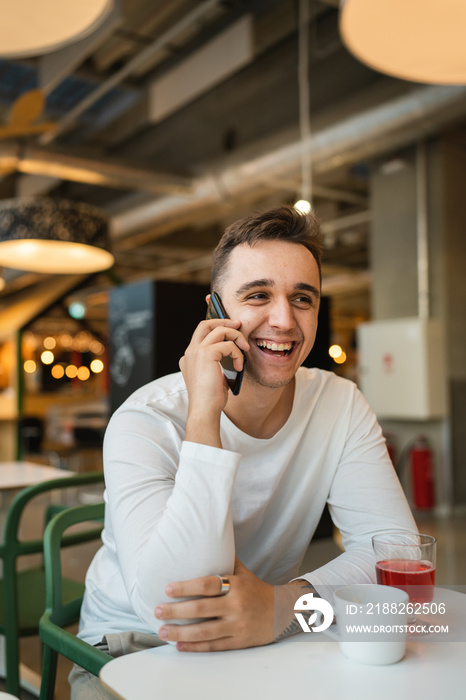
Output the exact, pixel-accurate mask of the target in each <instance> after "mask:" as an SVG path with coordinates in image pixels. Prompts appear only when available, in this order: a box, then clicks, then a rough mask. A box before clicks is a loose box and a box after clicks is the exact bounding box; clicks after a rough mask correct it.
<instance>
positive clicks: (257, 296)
mask: <svg viewBox="0 0 466 700" xmlns="http://www.w3.org/2000/svg"><path fill="white" fill-rule="evenodd" d="M267 299H268V295H267V294H266V293H265V292H254V294H250V295H249V296H248V297H247V299H246V301H252V302H261V301H267Z"/></svg>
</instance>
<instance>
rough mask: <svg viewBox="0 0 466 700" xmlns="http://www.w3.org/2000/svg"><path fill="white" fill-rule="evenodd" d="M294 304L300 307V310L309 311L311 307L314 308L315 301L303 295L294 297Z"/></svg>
mask: <svg viewBox="0 0 466 700" xmlns="http://www.w3.org/2000/svg"><path fill="white" fill-rule="evenodd" d="M293 304H295V305H296V306H298V307H299V308H300V309H308V308H310V307H311V306H314V300H313V299H312V298H311V297H308V296H306V295H304V294H301V295H300V296H298V297H294V299H293Z"/></svg>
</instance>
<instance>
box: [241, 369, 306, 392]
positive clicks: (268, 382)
mask: <svg viewBox="0 0 466 700" xmlns="http://www.w3.org/2000/svg"><path fill="white" fill-rule="evenodd" d="M295 374H296V372H293V374H291V375H290V374H288V375H286V376H284V375H281V376H275V377H274V376H272V375H261V374H256V373H255V372H254V373H246V377H247V378H248V380H249V381H250V382H251V384H256V385H258V386H262V387H264V388H266V389H282V388H283V387H285V386H288V384H289V383H290V382H292V381H293V379H294V377H295ZM246 377H245V378H246Z"/></svg>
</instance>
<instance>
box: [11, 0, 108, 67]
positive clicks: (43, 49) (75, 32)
mask: <svg viewBox="0 0 466 700" xmlns="http://www.w3.org/2000/svg"><path fill="white" fill-rule="evenodd" d="M113 4H114V2H113V0H0V17H1V18H2V21H1V22H0V56H1V57H2V58H27V57H29V56H41V55H42V54H45V53H49V52H50V51H56V50H57V49H60V48H62V47H63V46H66V45H67V44H70V43H72V42H74V41H78V40H80V39H83V38H84V37H85V36H87V35H88V34H91V33H92V32H93V31H95V30H96V29H97V28H98V27H99V26H100V24H101V23H102V22H103V21H104V19H105V18H106V17H107V16H108V15H109V14H110V11H111V10H112V8H113Z"/></svg>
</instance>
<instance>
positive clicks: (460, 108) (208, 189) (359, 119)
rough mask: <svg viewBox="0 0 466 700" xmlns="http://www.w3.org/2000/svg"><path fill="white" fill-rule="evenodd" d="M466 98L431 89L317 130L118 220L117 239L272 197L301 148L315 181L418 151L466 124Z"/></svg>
mask: <svg viewBox="0 0 466 700" xmlns="http://www.w3.org/2000/svg"><path fill="white" fill-rule="evenodd" d="M465 98H466V87H464V86H461V87H452V86H431V87H422V88H417V89H414V90H411V91H410V92H408V94H406V95H403V96H401V97H400V96H397V97H396V98H391V99H385V101H384V102H383V103H382V104H378V105H377V106H375V107H371V108H368V109H362V111H360V112H359V113H356V114H354V113H353V114H352V115H351V116H349V117H347V118H344V119H340V120H339V121H337V122H336V123H335V124H333V125H330V126H326V127H321V128H320V129H319V128H316V129H314V133H313V136H312V137H311V138H310V139H308V140H307V141H305V142H304V143H303V142H302V141H301V140H300V139H296V140H294V141H292V142H290V143H287V144H285V145H283V146H280V147H278V148H277V147H276V148H275V149H274V150H267V151H266V152H264V153H263V154H262V155H259V156H257V157H254V158H251V159H249V160H247V161H243V162H241V163H239V164H234V165H229V166H227V167H226V168H224V169H223V170H222V171H220V172H218V173H217V174H216V175H215V176H213V175H209V176H205V177H201V178H197V179H195V180H194V181H193V194H192V196H191V197H190V198H184V197H177V196H174V197H163V198H159V199H157V200H154V201H151V202H148V203H147V204H144V205H141V206H138V207H135V208H134V209H131V210H129V211H127V212H124V213H122V214H119V215H117V216H115V217H113V219H112V221H111V233H112V236H113V238H114V240H118V241H119V243H118V247H119V248H120V249H124V248H125V247H127V245H129V244H130V241H129V240H128V241H127V242H126V243H125V242H124V240H123V239H124V238H125V237H131V246H134V245H135V244H137V243H138V242H143V241H144V242H146V241H147V240H150V239H151V238H157V237H160V236H163V235H167V234H168V233H170V232H172V231H173V230H175V229H176V228H178V227H179V226H180V225H183V224H186V225H189V224H190V223H191V224H192V223H193V222H195V221H196V220H199V219H200V218H202V216H203V215H205V213H206V212H209V213H210V215H212V214H213V212H214V211H215V210H217V213H218V214H220V215H221V214H225V213H226V212H228V211H229V209H230V208H231V205H232V203H233V202H234V200H235V198H236V199H240V198H244V199H248V198H249V200H250V201H253V199H254V198H255V199H256V200H257V191H256V192H254V186H255V187H257V188H258V191H259V190H260V186H262V189H263V191H266V183H267V180H268V179H273V178H280V177H284V176H286V175H289V174H290V172H292V171H294V170H297V169H298V168H299V165H300V162H301V156H302V149H303V148H306V149H308V150H309V151H310V152H311V155H312V164H313V170H314V173H324V172H328V171H331V170H334V169H336V168H339V167H343V166H347V165H349V164H351V163H354V162H358V161H359V160H362V159H367V158H374V157H375V156H377V155H381V154H382V153H388V152H390V151H392V150H394V149H396V148H400V147H402V146H406V145H408V144H411V143H414V142H415V141H417V140H419V138H422V137H426V136H428V135H432V134H434V133H436V132H437V131H438V130H439V129H440V128H442V127H444V126H446V125H448V124H450V123H451V122H452V121H453V120H454V119H457V118H459V117H464V115H465V114H466V99H465ZM361 103H362V101H361V102H360V104H361ZM340 114H341V112H340ZM268 191H270V186H269V188H268Z"/></svg>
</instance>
